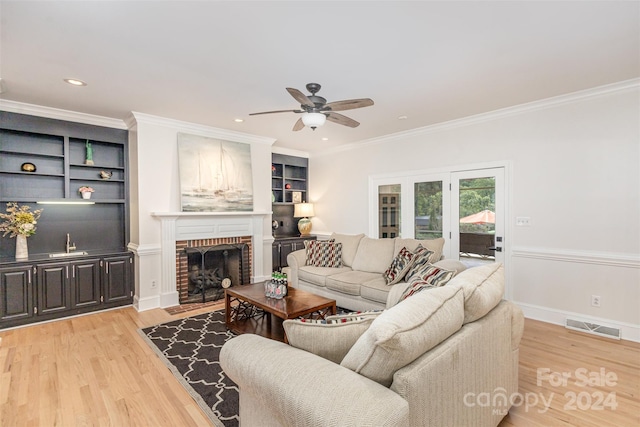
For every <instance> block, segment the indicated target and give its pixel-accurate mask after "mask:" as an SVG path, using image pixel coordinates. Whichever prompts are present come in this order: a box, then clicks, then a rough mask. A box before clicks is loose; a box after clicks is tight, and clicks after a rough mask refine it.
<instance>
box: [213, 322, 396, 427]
mask: <svg viewBox="0 0 640 427" xmlns="http://www.w3.org/2000/svg"><path fill="white" fill-rule="evenodd" d="M220 364H221V366H222V369H223V370H224V371H225V372H226V374H227V375H228V376H229V378H231V379H232V380H233V381H235V383H236V384H237V385H238V388H239V390H240V401H241V402H251V403H252V404H253V405H254V407H251V408H247V407H245V408H243V405H242V404H241V405H240V418H241V422H242V416H243V412H244V411H247V416H250V415H256V414H263V415H264V417H265V419H271V420H277V422H278V423H279V424H281V425H284V426H330V425H340V426H349V425H376V426H400V425H408V423H409V404H408V402H407V401H406V400H404V399H403V398H402V397H400V396H399V395H398V394H397V393H395V392H393V391H391V390H390V389H388V388H386V387H384V386H382V385H380V384H378V383H376V382H374V381H371V380H369V379H367V378H365V377H363V376H361V375H359V374H356V373H355V372H353V371H351V370H349V369H347V368H344V367H342V366H340V365H338V364H335V363H333V362H330V361H329V360H326V359H323V358H321V357H319V356H316V355H314V354H311V353H308V352H306V351H303V350H300V349H297V348H294V347H291V346H289V345H287V344H284V343H281V342H278V341H273V340H269V339H267V338H264V337H261V336H258V335H252V334H245V335H240V336H238V337H236V338H233V339H231V340H229V341H227V342H226V343H225V345H224V346H223V347H222V350H221V352H220ZM245 393H246V394H248V395H250V396H248V397H249V398H247V399H246V400H243V394H245ZM245 421H248V420H245Z"/></svg>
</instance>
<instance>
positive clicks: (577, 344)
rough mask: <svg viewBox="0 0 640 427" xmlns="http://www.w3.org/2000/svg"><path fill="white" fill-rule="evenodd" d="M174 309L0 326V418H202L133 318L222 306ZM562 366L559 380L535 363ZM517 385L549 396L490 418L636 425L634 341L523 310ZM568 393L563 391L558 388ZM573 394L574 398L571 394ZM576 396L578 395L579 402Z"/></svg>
mask: <svg viewBox="0 0 640 427" xmlns="http://www.w3.org/2000/svg"><path fill="white" fill-rule="evenodd" d="M223 306H224V303H223V302H220V303H219V304H216V305H215V306H213V307H205V308H202V309H199V310H196V311H191V312H184V313H179V314H175V315H170V314H168V313H167V312H166V311H165V310H161V309H155V310H149V311H146V312H142V313H138V312H136V311H135V310H134V309H133V308H132V307H125V308H120V309H116V310H111V311H105V312H100V313H95V314H91V315H86V316H81V317H76V318H72V319H64V320H59V321H56V322H51V323H45V324H39V325H30V326H25V327H22V328H18V329H13V330H8V331H0V339H1V341H0V425H2V426H5V425H6V426H16V427H18V426H31V425H33V426H44V425H64V426H66V425H87V426H110V425H117V426H149V425H153V426H176V425H180V426H207V425H211V424H210V423H209V421H208V419H207V418H206V416H205V415H204V413H203V412H202V411H201V410H200V408H199V407H198V406H197V404H196V403H195V402H194V401H193V399H192V398H191V396H190V395H189V394H188V393H187V392H186V391H185V390H184V389H183V388H182V386H181V385H180V384H179V383H178V382H177V380H176V379H175V378H174V377H173V374H171V372H170V371H169V370H168V369H167V368H166V367H165V366H164V364H163V363H162V362H161V361H160V359H159V358H158V357H157V356H156V355H155V353H154V352H153V351H152V350H151V349H150V348H149V346H148V345H147V344H146V343H145V342H144V341H143V340H142V338H141V337H140V336H139V335H138V332H137V330H138V329H139V328H143V327H147V326H152V325H155V324H158V323H163V322H168V321H171V320H175V319H179V318H182V317H188V316H193V315H196V314H200V313H204V312H207V311H210V310H213V309H218V308H222V307H223ZM544 368H548V369H549V371H550V372H556V373H569V374H570V375H571V376H572V377H571V378H569V379H568V380H567V381H566V384H563V385H553V384H551V383H550V381H549V380H548V379H545V380H543V381H539V378H538V376H539V371H538V370H539V369H544ZM581 368H582V369H584V370H585V372H586V373H594V372H595V373H598V372H600V369H601V368H602V369H604V370H605V372H612V373H615V374H616V376H617V379H616V381H615V384H611V385H584V386H583V385H581V384H579V383H578V384H576V382H578V379H577V378H576V372H577V371H576V370H577V369H581ZM519 377H520V378H519V381H520V390H519V392H520V394H522V395H523V396H527V395H531V396H533V395H534V394H535V395H537V396H542V397H544V399H546V400H547V401H550V402H551V404H550V407H549V408H546V407H545V404H544V403H543V402H542V401H538V402H537V403H536V404H535V405H532V406H529V407H526V406H525V405H521V406H516V407H514V408H512V409H511V411H510V413H509V414H508V415H507V416H506V417H505V418H504V419H503V420H502V422H501V424H500V426H502V427H507V426H549V425H553V426H575V425H580V426H587V427H588V426H594V427H595V426H606V425H611V426H614V425H615V426H627V425H640V344H639V343H633V342H629V341H614V340H609V339H606V338H599V337H595V336H591V335H587V334H583V333H580V332H575V331H569V330H567V329H565V328H563V327H560V326H556V325H551V324H547V323H544V322H538V321H534V320H529V319H527V320H526V321H525V333H524V336H523V339H522V342H521V345H520V371H519ZM568 393H575V395H576V397H577V396H580V395H581V393H582V397H583V400H584V399H586V396H587V395H588V396H589V397H590V398H591V399H592V403H593V397H594V396H596V393H603V395H607V394H608V393H616V394H615V403H617V407H616V409H615V410H612V409H609V408H605V409H603V410H595V409H585V410H580V409H578V408H577V407H576V409H572V407H571V405H570V403H571V402H570V400H571V399H570V398H568V397H567V394H568ZM568 396H569V397H571V396H570V395H568ZM574 403H575V402H574ZM583 403H584V402H583Z"/></svg>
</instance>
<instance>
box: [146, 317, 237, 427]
mask: <svg viewBox="0 0 640 427" xmlns="http://www.w3.org/2000/svg"><path fill="white" fill-rule="evenodd" d="M140 335H141V336H142V337H143V338H144V339H145V341H147V343H148V344H149V346H150V347H151V348H152V349H153V350H154V351H155V352H156V354H158V356H159V357H160V358H161V359H162V360H163V361H164V362H165V364H166V365H167V367H168V368H169V369H170V370H171V372H173V374H174V375H175V377H176V378H177V379H178V381H180V383H181V384H182V385H183V387H184V388H185V389H186V390H187V391H188V392H189V394H191V396H192V397H193V398H194V400H195V401H196V402H197V403H198V405H199V406H200V407H201V408H202V410H203V411H204V412H205V413H206V414H207V416H208V417H209V418H210V419H211V421H212V422H213V424H214V425H216V426H219V427H223V426H224V427H237V426H238V425H239V420H240V419H239V417H238V387H237V386H236V384H235V383H234V382H233V381H231V380H230V379H229V378H227V376H226V375H225V373H224V372H223V371H222V368H221V367H220V363H219V355H220V349H221V348H222V345H223V344H224V343H225V342H226V341H227V340H228V339H230V338H233V337H234V336H235V334H233V333H232V332H229V331H227V328H226V327H225V324H224V311H212V312H210V313H206V314H200V315H197V316H193V317H187V318H184V319H180V320H174V321H172V322H168V323H163V324H161V325H156V326H152V327H149V328H145V329H141V330H140Z"/></svg>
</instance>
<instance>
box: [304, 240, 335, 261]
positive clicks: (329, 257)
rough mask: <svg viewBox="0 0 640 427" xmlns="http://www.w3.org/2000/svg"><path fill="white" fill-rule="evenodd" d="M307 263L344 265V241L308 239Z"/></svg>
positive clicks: (306, 243)
mask: <svg viewBox="0 0 640 427" xmlns="http://www.w3.org/2000/svg"><path fill="white" fill-rule="evenodd" d="M304 246H305V249H306V251H307V264H306V265H312V266H314V267H332V268H338V267H342V243H336V242H334V241H327V240H306V241H305V242H304Z"/></svg>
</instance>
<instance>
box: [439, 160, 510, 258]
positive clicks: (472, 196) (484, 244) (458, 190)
mask: <svg viewBox="0 0 640 427" xmlns="http://www.w3.org/2000/svg"><path fill="white" fill-rule="evenodd" d="M503 176H504V172H503V169H501V168H496V169H487V170H476V171H465V172H456V173H454V174H452V194H451V196H452V217H453V218H454V220H453V221H452V233H451V235H452V238H451V245H452V251H451V256H452V257H458V259H460V261H461V262H462V263H464V264H465V265H467V267H472V266H476V265H480V264H484V263H488V262H495V261H500V262H502V261H503V259H504V257H503V254H504V253H503V252H502V248H503V243H504V242H503V238H504V237H503V236H504V233H503V230H504V200H503V197H504V196H503V193H504V191H503V186H504V183H503V180H504V178H503Z"/></svg>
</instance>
